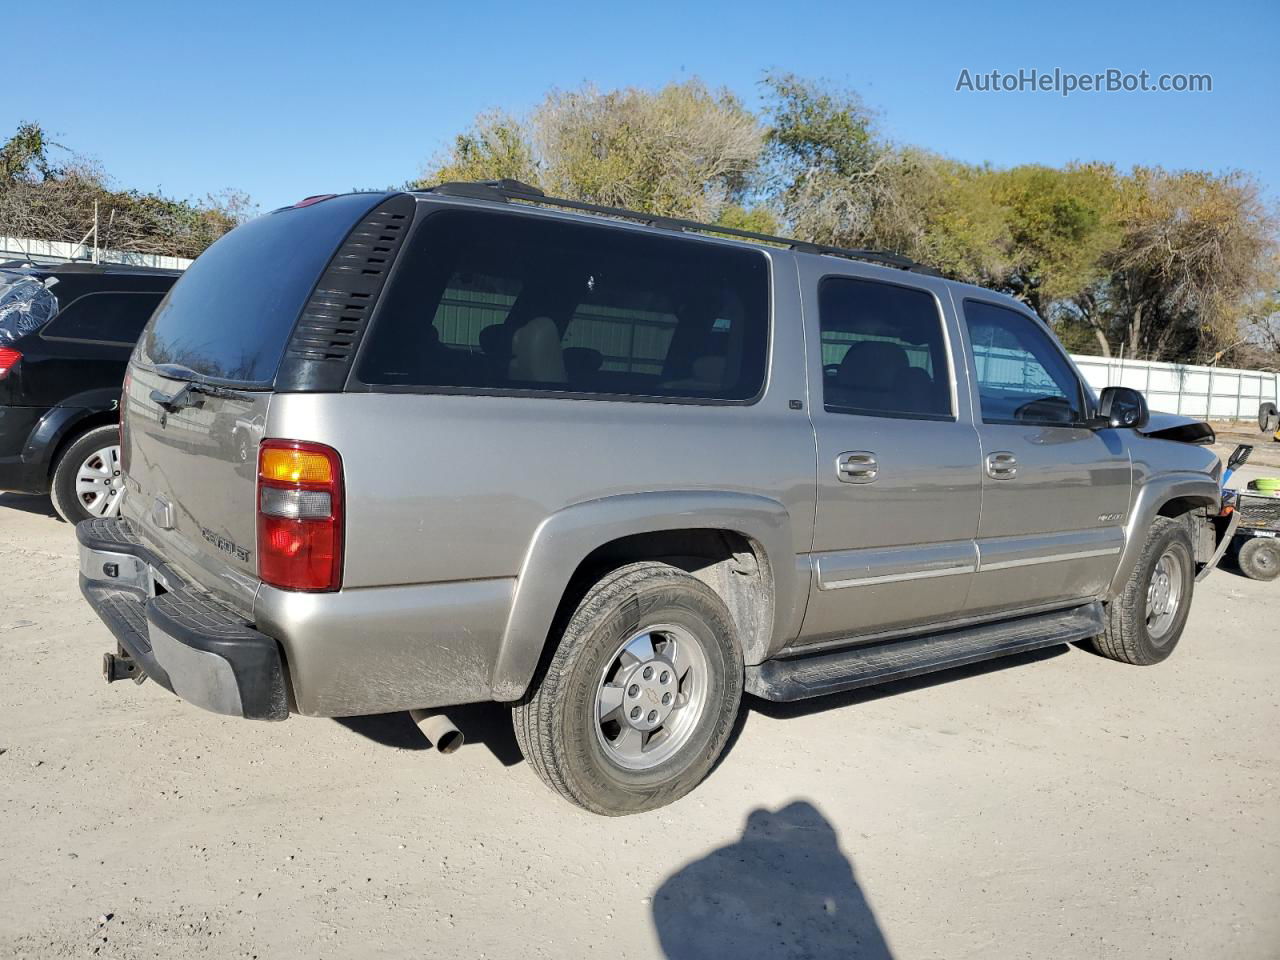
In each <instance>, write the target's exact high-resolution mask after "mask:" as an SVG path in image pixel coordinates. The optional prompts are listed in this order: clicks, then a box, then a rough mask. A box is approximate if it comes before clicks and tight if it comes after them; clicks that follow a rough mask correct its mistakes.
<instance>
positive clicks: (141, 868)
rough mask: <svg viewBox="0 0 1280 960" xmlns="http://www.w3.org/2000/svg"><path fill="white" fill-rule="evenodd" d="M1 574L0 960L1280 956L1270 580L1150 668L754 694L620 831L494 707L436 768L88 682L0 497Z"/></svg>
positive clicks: (431, 759)
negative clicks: (528, 754) (561, 790)
mask: <svg viewBox="0 0 1280 960" xmlns="http://www.w3.org/2000/svg"><path fill="white" fill-rule="evenodd" d="M1247 436H1248V437H1249V438H1251V439H1256V438H1257V437H1258V435H1257V433H1256V432H1252V433H1249V434H1247ZM1226 439H1227V442H1226V443H1224V445H1223V447H1222V449H1223V451H1224V452H1226V451H1229V448H1230V446H1231V444H1230V442H1229V441H1230V438H1226ZM1259 446H1260V448H1262V447H1263V445H1262V444H1260V445H1259ZM1274 447H1275V449H1276V450H1277V451H1280V444H1275V445H1274ZM1264 449H1265V451H1266V454H1265V455H1255V463H1261V464H1263V466H1264V467H1265V466H1266V465H1267V463H1268V461H1269V460H1270V455H1271V452H1272V450H1271V447H1265V448H1264ZM1274 465H1276V466H1280V459H1277V461H1276V462H1275V464H1274ZM1256 472H1257V471H1254V473H1256ZM1276 472H1280V470H1278V471H1276ZM0 576H2V579H0V662H3V663H5V664H7V669H8V670H9V679H8V680H7V681H5V682H4V684H3V687H0V691H2V692H0V956H18V957H81V956H83V957H92V956H97V957H130V958H132V957H163V958H175V957H188V956H200V957H219V958H221V957H245V958H249V957H261V958H271V960H276V958H287V957H361V958H365V957H370V958H381V957H406V958H407V957H414V958H421V957H429V958H447V957H488V958H508V957H518V958H534V957H548V958H565V957H587V956H591V957H597V956H598V957H613V958H649V957H669V958H681V960H684V958H693V957H733V958H753V957H770V958H775V957H780V958H829V957H841V958H846V957H870V958H884V957H888V956H893V957H897V958H900V960H903V958H917V957H938V958H968V957H972V958H978V957H981V958H984V960H985V958H1006V957H1008V958H1015V957H1017V958H1021V957H1025V958H1047V957H1053V958H1057V960H1065V958H1095V957H1121V958H1139V957H1141V958H1146V957H1152V958H1204V957H1215V958H1263V957H1272V958H1274V957H1280V911H1278V910H1277V907H1278V906H1280V797H1278V796H1277V790H1278V788H1280V739H1278V738H1280V692H1278V691H1280V644H1278V643H1277V641H1280V623H1278V621H1280V616H1278V614H1280V582H1277V583H1270V584H1265V583H1255V582H1252V581H1249V580H1245V579H1244V578H1242V577H1240V576H1238V575H1236V574H1234V573H1231V572H1228V571H1222V572H1218V573H1215V574H1214V575H1213V576H1211V577H1210V578H1209V579H1208V580H1207V581H1205V582H1204V583H1203V584H1201V585H1200V587H1199V588H1198V590H1197V594H1196V601H1195V605H1194V608H1193V610H1192V613H1191V620H1190V623H1189V625H1188V627H1187V630H1186V633H1185V635H1184V637H1183V640H1182V644H1181V646H1180V647H1179V649H1178V651H1177V653H1176V654H1175V656H1174V657H1173V658H1172V659H1171V660H1170V661H1169V662H1167V663H1165V664H1163V665H1161V666H1158V667H1153V668H1148V669H1139V668H1134V667H1126V666H1121V665H1119V664H1115V663H1111V662H1109V661H1106V660H1103V659H1101V658H1099V657H1096V656H1093V655H1091V654H1089V653H1087V652H1084V651H1082V650H1079V649H1069V650H1062V651H1050V652H1047V653H1042V654H1036V655H1031V656H1024V657H1020V658H1016V659H1013V660H1011V661H1004V662H999V663H997V664H995V665H988V666H986V667H985V668H982V669H968V670H964V671H959V672H958V673H952V674H948V675H945V676H943V677H935V678H931V679H928V680H922V681H911V682H904V683H897V684H892V685H887V686H884V687H882V688H877V689H875V690H872V691H867V692H861V693H858V694H857V695H850V696H844V697H837V698H833V699H827V700H821V701H811V702H809V703H806V704H803V705H800V706H795V707H786V708H783V707H779V706H773V705H769V704H763V703H760V702H755V701H753V702H751V704H750V708H749V709H747V710H744V713H743V719H742V723H741V724H740V727H739V730H738V731H737V734H736V736H735V739H734V741H733V742H732V745H731V749H730V750H729V753H728V755H727V757H726V759H725V760H724V762H723V763H722V764H721V765H720V766H719V767H718V769H717V770H716V771H715V772H714V773H713V775H712V776H711V778H710V779H709V780H708V781H707V782H706V783H705V784H703V785H702V786H701V787H699V788H698V789H697V790H696V791H695V792H694V793H693V794H691V795H690V796H689V797H687V798H686V799H684V800H682V801H681V802H679V803H677V804H675V805H674V806H672V807H668V808H667V809H664V810H660V811H657V812H654V813H651V814H646V815H643V816H640V817H633V818H629V819H624V820H607V819H601V818H596V817H592V816H589V815H587V814H584V813H580V812H578V811H577V810H575V809H574V808H572V807H570V806H568V805H567V804H565V803H563V802H561V801H559V800H558V799H556V798H555V797H554V796H553V795H552V794H551V793H550V792H548V791H547V790H546V789H545V788H544V787H543V786H542V785H541V784H540V783H539V782H538V780H537V779H536V778H535V776H534V774H533V773H532V771H530V770H529V769H528V767H527V766H526V765H525V764H524V763H523V762H522V761H521V760H520V756H519V753H518V751H517V749H516V746H515V743H514V740H513V738H512V736H511V733H510V729H509V726H508V723H507V717H506V713H505V711H504V710H503V709H502V708H500V707H496V706H481V707H471V708H467V709H465V710H459V711H457V712H456V714H455V716H456V718H457V719H458V720H459V722H460V724H461V725H462V726H463V728H464V730H465V732H466V733H467V735H468V738H469V739H468V744H467V745H466V746H465V747H463V748H462V749H461V750H459V751H458V752H457V753H456V754H454V755H453V756H449V757H445V756H441V755H439V754H436V753H434V752H432V751H428V750H426V749H425V747H426V743H425V741H424V740H422V738H421V736H420V735H419V734H418V731H417V730H416V728H414V727H413V726H412V724H411V723H410V721H409V720H408V718H407V715H390V716H385V717H376V718H369V719H363V720H350V721H332V720H316V719H305V718H298V717H295V718H292V719H290V720H289V721H287V722H285V723H282V724H256V723H251V722H247V721H237V720H230V719H224V718H220V717H216V716H213V715H211V714H207V713H203V712H201V711H199V710H197V709H195V708H192V707H188V706H186V705H184V704H183V703H181V702H180V701H178V700H177V699H176V698H174V697H172V696H170V695H169V694H167V693H166V692H165V691H163V690H161V689H160V688H158V687H157V686H156V685H154V684H151V683H147V684H144V685H142V686H134V685H133V684H131V683H127V682H126V683H117V684H113V685H111V686H110V687H108V686H107V685H106V684H104V683H103V682H102V679H101V676H100V674H99V660H100V656H101V654H102V652H103V651H104V650H106V649H108V648H109V647H110V646H111V641H110V638H109V635H108V633H107V631H106V629H105V628H104V627H103V626H102V625H101V624H100V623H99V622H98V621H97V619H96V618H95V617H94V615H93V614H92V612H91V611H90V610H89V608H88V606H86V605H85V604H84V603H83V602H81V600H80V597H79V593H78V591H77V589H76V564H75V551H74V545H73V534H72V531H71V529H70V528H69V527H67V526H66V525H65V524H62V523H60V522H58V521H57V520H55V519H54V518H53V516H52V515H51V512H50V509H49V505H48V501H47V500H45V499H40V498H34V497H16V496H12V495H0Z"/></svg>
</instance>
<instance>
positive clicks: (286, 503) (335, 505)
mask: <svg viewBox="0 0 1280 960" xmlns="http://www.w3.org/2000/svg"><path fill="white" fill-rule="evenodd" d="M258 576H259V577H260V578H261V579H262V581H263V582H264V583H268V584H270V585H271V586H273V587H282V588H284V589H285V590H337V589H338V588H339V587H341V586H342V459H341V458H340V457H339V456H338V451H336V450H334V449H333V448H332V447H326V446H325V445H324V444H322V443H307V442H305V441H302V440H263V441H262V446H261V447H260V448H259V450H258Z"/></svg>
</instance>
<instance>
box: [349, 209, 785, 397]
mask: <svg viewBox="0 0 1280 960" xmlns="http://www.w3.org/2000/svg"><path fill="white" fill-rule="evenodd" d="M768 313H769V285H768V264H767V262H766V260H765V258H764V256H763V255H762V254H760V253H757V252H754V251H751V250H741V249H734V248H731V247H722V246H719V245H715V244H709V243H702V242H698V241H696V240H682V239H676V238H667V237H658V236H652V235H649V234H645V233H638V232H635V231H630V230H622V229H616V228H612V229H611V228H609V227H605V226H599V227H597V226H592V225H587V224H577V223H567V222H564V221H558V220H550V219H546V218H541V217H525V216H511V215H504V214H490V213H480V212H470V211H466V212H464V211H442V212H439V213H436V214H433V215H432V216H430V217H429V218H428V219H427V220H426V221H425V222H424V223H423V224H422V225H421V226H420V227H419V228H418V230H417V232H416V233H415V235H414V236H413V237H412V238H411V239H410V242H409V245H408V247H407V249H406V250H405V252H404V254H402V259H401V262H400V264H399V265H398V267H397V273H396V276H395V278H394V279H393V281H392V284H391V286H390V287H389V289H388V290H387V292H386V293H385V294H384V295H383V300H382V303H381V304H380V307H379V314H378V320H377V322H376V324H375V326H374V329H373V331H372V332H371V335H370V338H369V342H368V343H367V344H366V347H365V350H364V352H363V353H362V355H361V360H360V364H359V368H358V371H357V375H358V377H359V379H360V380H362V381H363V382H364V383H366V384H370V385H380V386H393V387H394V386H403V387H427V388H432V387H437V388H473V389H480V390H545V391H548V392H553V393H578V394H612V395H627V396H647V397H682V398H695V399H708V400H747V399H750V398H752V397H754V396H756V394H758V393H759V391H760V388H761V386H762V384H763V382H764V370H765V358H766V352H767V340H768Z"/></svg>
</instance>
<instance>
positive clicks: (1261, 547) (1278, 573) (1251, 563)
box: [1236, 537, 1280, 580]
mask: <svg viewBox="0 0 1280 960" xmlns="http://www.w3.org/2000/svg"><path fill="white" fill-rule="evenodd" d="M1236 563H1238V564H1239V565H1240V572H1241V573H1243V574H1244V575H1245V576H1246V577H1248V578H1249V579H1250V580H1274V579H1275V578H1276V577H1280V540H1273V539H1272V538H1270V537H1254V538H1252V539H1251V540H1247V541H1246V542H1245V543H1243V544H1241V545H1240V549H1239V551H1237V553H1236Z"/></svg>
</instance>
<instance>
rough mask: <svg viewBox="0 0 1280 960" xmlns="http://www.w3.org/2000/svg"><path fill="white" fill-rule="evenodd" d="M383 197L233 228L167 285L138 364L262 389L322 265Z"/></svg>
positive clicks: (357, 198)
mask: <svg viewBox="0 0 1280 960" xmlns="http://www.w3.org/2000/svg"><path fill="white" fill-rule="evenodd" d="M381 199H382V195H375V194H348V195H346V196H342V197H334V198H333V199H331V200H324V201H321V202H320V203H315V204H312V205H311V206H308V207H302V208H299V209H294V208H286V209H284V210H277V211H276V212H274V213H269V214H267V215H266V216H262V217H258V218H257V219H256V220H251V221H250V222H248V223H246V224H244V225H243V226H240V227H237V228H236V229H234V230H232V231H231V232H230V233H228V234H227V235H226V236H224V237H222V238H221V239H220V240H218V242H217V243H215V244H214V245H213V246H211V247H210V248H209V249H208V250H206V251H205V252H204V253H202V254H201V255H200V257H199V259H197V260H196V262H195V263H194V264H192V265H191V266H190V267H189V268H188V269H187V271H186V273H184V274H183V275H182V278H181V279H180V280H179V281H178V282H177V283H176V284H175V285H174V287H173V289H172V290H171V291H170V292H169V295H168V296H167V297H166V298H165V300H164V302H163V303H161V304H160V308H159V309H158V310H157V311H156V313H155V317H154V319H153V321H152V323H151V325H150V326H148V327H147V330H146V333H145V334H144V335H143V338H142V342H141V345H140V357H141V359H142V360H144V361H147V362H150V363H153V364H160V363H175V364H182V365H183V366H186V367H190V368H191V369H192V370H194V371H196V372H197V373H199V374H203V375H204V376H208V377H213V378H215V379H221V380H231V381H234V382H237V383H245V384H256V385H267V384H269V383H270V382H271V380H272V378H273V377H274V376H275V372H276V367H277V366H278V365H279V363H280V357H281V355H282V354H283V353H284V348H285V344H286V343H287V342H288V339H289V334H290V333H291V332H292V331H293V326H294V323H295V322H296V321H297V319H298V314H299V313H301V312H302V308H303V306H304V305H305V304H306V301H307V298H308V296H310V294H311V290H312V288H313V287H314V286H315V284H316V280H318V279H319V277H320V273H321V271H323V270H324V268H325V266H326V265H327V264H328V262H329V259H330V258H331V257H332V256H333V254H334V251H335V250H337V248H338V246H339V245H340V244H341V243H342V241H343V240H344V239H345V238H346V236H347V233H348V232H350V230H351V228H352V226H354V225H355V223H356V222H357V221H358V220H359V218H360V217H361V216H362V215H363V214H365V213H367V212H368V211H369V209H370V208H371V207H373V205H374V204H375V203H377V202H378V201H380V200H381Z"/></svg>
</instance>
